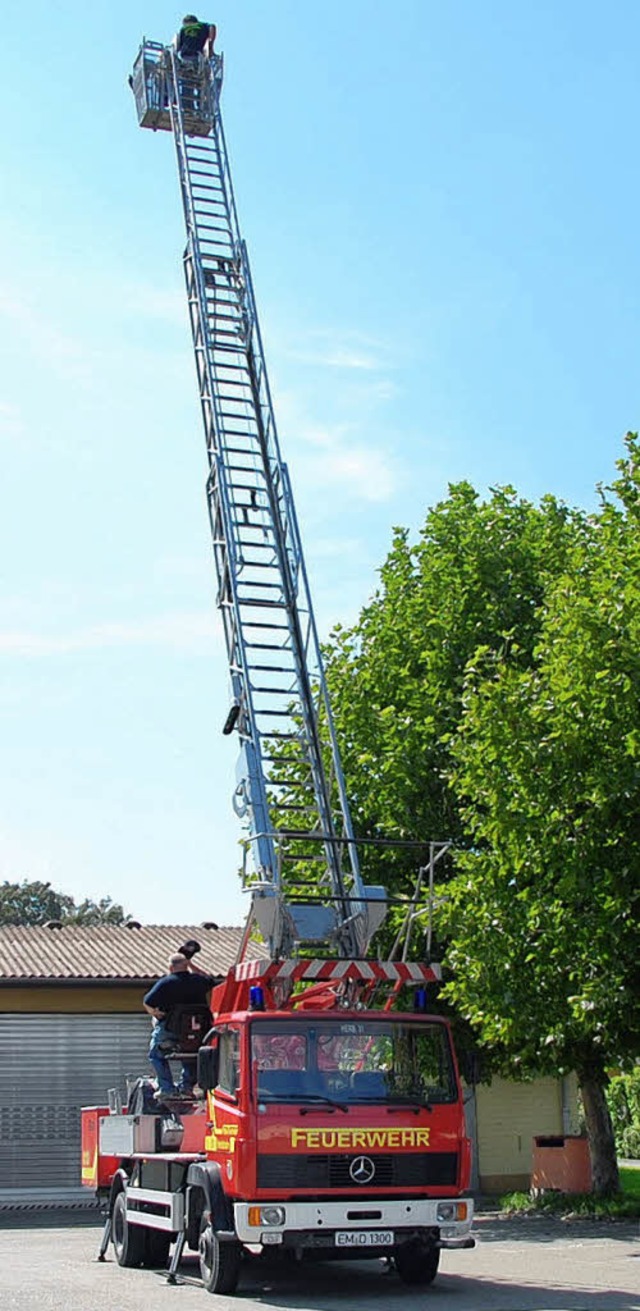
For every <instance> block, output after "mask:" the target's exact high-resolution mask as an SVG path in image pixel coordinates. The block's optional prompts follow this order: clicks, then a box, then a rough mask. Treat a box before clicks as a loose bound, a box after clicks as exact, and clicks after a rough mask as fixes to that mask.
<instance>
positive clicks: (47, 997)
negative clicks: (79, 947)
mask: <svg viewBox="0 0 640 1311" xmlns="http://www.w3.org/2000/svg"><path fill="white" fill-rule="evenodd" d="M146 991H147V989H146V988H145V986H144V984H134V985H131V984H122V985H121V984H117V985H113V986H111V985H109V986H107V987H104V986H102V987H100V986H96V985H95V984H86V985H85V984H73V985H62V984H42V985H36V986H33V985H32V986H30V987H29V986H26V985H21V984H17V985H13V984H11V985H9V984H5V985H3V986H0V1015H2V1014H9V1015H11V1014H15V1013H18V1014H20V1015H29V1014H32V1013H35V1014H39V1015H49V1014H53V1015H82V1014H87V1013H89V1014H104V1015H110V1014H113V1013H114V1012H115V1013H119V1014H129V1013H131V1014H136V1015H140V1014H141V1012H142V997H143V995H144V993H145V992H146Z"/></svg>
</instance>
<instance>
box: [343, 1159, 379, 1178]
mask: <svg viewBox="0 0 640 1311" xmlns="http://www.w3.org/2000/svg"><path fill="white" fill-rule="evenodd" d="M375 1172H376V1167H375V1165H374V1164H373V1161H372V1160H371V1157H370V1156H354V1158H353V1160H352V1162H351V1165H350V1166H349V1174H350V1175H351V1178H352V1179H353V1182H354V1184H370V1183H371V1180H372V1179H373V1176H374V1174H375Z"/></svg>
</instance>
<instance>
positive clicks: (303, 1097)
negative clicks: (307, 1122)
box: [295, 1093, 349, 1115]
mask: <svg viewBox="0 0 640 1311" xmlns="http://www.w3.org/2000/svg"><path fill="white" fill-rule="evenodd" d="M295 1100H296V1101H297V1102H308V1101H313V1102H321V1103H322V1105H323V1106H335V1108H336V1110H337V1111H345V1112H347V1111H348V1110H349V1107H348V1105H347V1104H346V1103H345V1102H336V1101H334V1099H333V1097H325V1095H324V1093H301V1094H300V1096H299V1097H296V1099H295ZM309 1109H310V1108H309V1107H308V1106H307V1107H304V1106H303V1107H302V1108H301V1110H300V1114H301V1115H306V1113H307V1111H308V1110H309Z"/></svg>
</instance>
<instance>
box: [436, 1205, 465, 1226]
mask: <svg viewBox="0 0 640 1311" xmlns="http://www.w3.org/2000/svg"><path fill="white" fill-rule="evenodd" d="M437 1218H438V1223H439V1224H448V1223H450V1221H451V1220H466V1218H467V1203H466V1202H439V1203H438V1211H437Z"/></svg>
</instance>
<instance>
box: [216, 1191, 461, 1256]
mask: <svg viewBox="0 0 640 1311" xmlns="http://www.w3.org/2000/svg"><path fill="white" fill-rule="evenodd" d="M455 1200H456V1204H460V1203H464V1204H465V1205H466V1208H467V1213H466V1218H465V1219H464V1220H452V1219H450V1218H447V1219H442V1218H439V1215H438V1209H439V1208H441V1207H443V1206H446V1205H448V1204H449V1203H448V1202H447V1201H446V1200H445V1199H443V1198H436V1197H434V1198H420V1199H418V1200H417V1201H416V1200H415V1199H413V1198H412V1199H406V1200H405V1199H403V1198H395V1197H394V1198H393V1199H392V1200H391V1199H390V1200H389V1201H380V1200H378V1199H376V1200H375V1201H368V1200H366V1199H362V1200H358V1201H356V1199H355V1198H349V1199H347V1200H343V1201H340V1202H283V1203H282V1204H281V1205H282V1207H283V1210H284V1212H285V1219H284V1222H283V1223H282V1224H281V1225H251V1224H249V1210H250V1208H251V1209H254V1208H255V1207H256V1206H258V1205H259V1204H258V1203H253V1202H234V1206H233V1211H234V1219H235V1227H236V1233H237V1235H238V1238H239V1239H240V1241H241V1242H242V1243H247V1244H250V1245H251V1246H255V1245H259V1246H263V1245H264V1246H266V1245H269V1246H271V1245H274V1246H275V1245H280V1244H282V1245H283V1246H286V1247H289V1246H291V1245H292V1239H294V1236H295V1240H294V1243H293V1245H294V1246H301V1247H307V1246H308V1247H319V1246H321V1247H327V1246H331V1245H332V1244H333V1243H334V1236H335V1234H336V1233H337V1232H338V1231H340V1232H344V1231H345V1230H353V1231H354V1232H355V1231H359V1232H362V1231H363V1230H392V1231H393V1233H394V1235H395V1236H396V1240H397V1242H399V1243H400V1242H405V1241H408V1240H409V1239H411V1238H414V1237H415V1236H416V1234H419V1233H420V1232H425V1233H426V1232H427V1231H428V1232H429V1234H430V1235H433V1236H434V1237H435V1236H436V1233H437V1241H438V1245H439V1246H440V1247H468V1246H471V1245H473V1240H472V1239H471V1241H469V1239H470V1233H471V1226H472V1223H473V1202H472V1201H471V1200H470V1199H469V1198H456V1199H455ZM269 1205H270V1206H274V1205H280V1203H273V1202H271V1203H269ZM267 1235H268V1237H267V1242H266V1244H265V1241H264V1239H265V1236H267ZM274 1235H279V1237H274Z"/></svg>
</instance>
